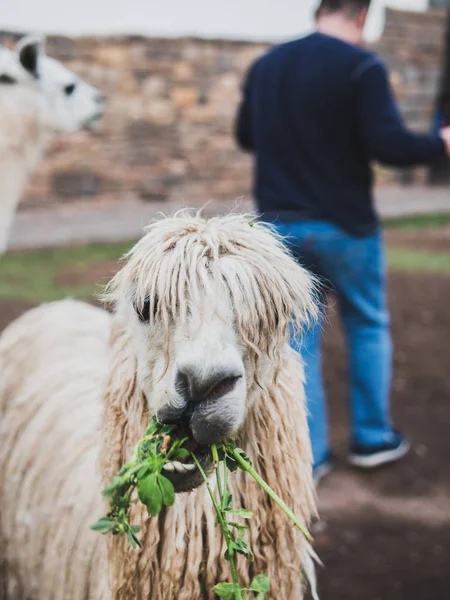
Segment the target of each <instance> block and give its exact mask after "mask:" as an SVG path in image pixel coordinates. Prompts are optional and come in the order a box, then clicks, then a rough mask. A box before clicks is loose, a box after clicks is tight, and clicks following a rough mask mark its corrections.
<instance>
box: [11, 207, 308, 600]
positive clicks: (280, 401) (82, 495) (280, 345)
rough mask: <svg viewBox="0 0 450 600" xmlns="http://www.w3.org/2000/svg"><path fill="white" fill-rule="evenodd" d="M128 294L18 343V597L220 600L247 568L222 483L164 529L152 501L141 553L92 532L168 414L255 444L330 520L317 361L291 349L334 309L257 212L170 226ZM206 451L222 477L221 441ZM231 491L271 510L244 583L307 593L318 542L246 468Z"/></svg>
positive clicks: (256, 533) (169, 513) (272, 472)
mask: <svg viewBox="0 0 450 600" xmlns="http://www.w3.org/2000/svg"><path fill="white" fill-rule="evenodd" d="M110 298H111V299H112V301H113V303H114V314H113V316H110V315H108V314H107V313H106V312H104V311H101V310H100V309H98V308H93V307H91V306H88V305H86V304H82V303H79V302H73V301H64V302H59V303H55V304H49V305H44V306H42V307H39V308H37V309H35V310H32V311H30V312H28V313H27V314H25V315H24V316H23V317H21V318H20V319H18V320H17V321H16V322H14V323H13V324H12V325H10V326H9V327H8V328H7V329H6V330H5V331H4V332H3V334H2V336H0V373H1V377H0V410H1V413H2V414H1V420H0V447H1V449H2V452H1V455H0V456H1V458H0V552H1V554H2V559H3V560H2V562H3V568H2V569H0V572H1V573H3V583H2V585H3V587H2V588H1V587H0V596H1V597H2V599H3V600H19V599H23V598H27V600H86V599H87V598H89V599H90V600H112V599H114V600H119V599H121V600H122V599H123V600H132V599H135V598H141V599H143V600H144V599H145V600H206V599H211V600H212V598H213V594H212V591H211V590H212V588H213V586H214V584H215V583H217V582H218V581H219V580H222V581H223V580H226V579H227V578H229V577H230V574H229V571H228V566H227V564H226V563H225V561H224V546H223V539H222V537H221V534H220V533H219V532H218V530H217V528H216V527H215V514H214V510H213V508H212V505H211V501H210V498H209V496H208V494H207V492H206V490H205V486H203V487H199V488H198V489H197V490H196V491H195V492H194V493H187V494H186V493H178V494H177V499H176V502H175V505H174V506H172V507H171V508H169V509H167V510H165V511H163V513H161V515H160V516H158V517H156V518H149V517H148V515H147V514H146V513H145V511H144V509H143V508H142V506H141V505H134V507H133V509H132V513H133V514H132V521H133V522H134V523H138V524H140V525H142V533H141V536H142V543H143V548H142V549H141V550H135V549H133V548H131V546H130V545H129V544H128V541H127V540H124V539H123V538H118V537H114V538H111V539H109V540H107V538H105V537H102V536H101V535H99V534H97V533H94V532H92V531H89V524H90V523H93V522H94V521H95V520H96V519H97V518H98V517H99V516H101V515H102V514H103V512H104V510H105V507H104V506H103V505H102V500H101V489H102V487H103V486H104V485H105V484H106V483H107V482H109V481H110V479H111V477H112V475H113V474H114V473H115V472H116V471H117V470H118V468H119V467H120V466H121V465H122V464H123V463H124V462H125V461H126V460H127V459H128V458H129V457H130V453H131V451H132V448H133V446H134V444H135V443H136V442H137V440H138V439H139V437H140V436H141V435H142V433H143V431H144V430H145V427H146V425H147V423H148V419H149V416H150V415H151V414H155V415H157V417H158V419H159V420H160V421H162V422H176V421H177V420H181V419H184V420H187V422H189V424H190V428H191V431H192V435H193V437H194V438H195V439H196V440H197V441H198V442H199V443H200V444H208V443H212V442H217V441H220V440H223V439H227V438H228V437H233V436H239V438H240V443H241V444H242V445H243V447H244V449H245V451H246V452H247V453H248V455H249V456H250V457H251V459H252V461H253V463H254V465H255V468H256V469H257V470H258V471H259V472H260V473H261V474H262V475H263V476H264V478H265V479H266V480H267V482H268V483H269V485H270V486H271V487H272V488H273V489H274V490H275V492H277V493H278V494H279V495H281V496H282V497H283V498H284V499H285V500H286V502H287V503H288V504H289V505H290V506H291V507H292V508H293V510H294V511H295V513H296V514H297V515H298V516H299V517H300V518H301V519H303V521H304V522H305V523H306V524H308V523H309V520H310V518H311V515H312V514H313V513H314V510H315V508H314V506H315V503H314V488H313V483H312V475H311V451H310V444H309V436H308V429H307V423H306V416H305V406H304V394H303V368H302V365H301V363H300V361H299V359H298V357H297V356H296V355H295V353H294V352H293V351H292V350H291V349H290V348H289V344H288V343H287V341H288V330H289V323H290V322H291V320H292V319H293V320H294V322H296V323H297V324H298V325H302V324H304V323H305V322H307V321H308V319H309V317H310V315H311V313H312V314H314V313H315V311H316V307H315V304H314V302H313V297H312V282H311V278H310V276H309V275H308V274H307V273H306V271H305V270H303V269H302V268H301V267H300V266H299V265H298V264H297V263H296V262H295V260H294V259H293V258H291V257H290V256H289V255H288V254H287V252H286V251H285V250H284V248H283V246H282V244H281V242H280V240H279V239H278V238H276V237H275V236H274V235H273V234H272V233H271V231H270V230H269V229H268V228H267V227H266V226H264V225H262V224H259V223H253V222H249V219H248V218H246V217H244V216H229V217H225V218H216V219H211V220H204V219H202V218H200V217H199V216H194V217H193V216H189V215H185V214H182V215H180V216H177V217H175V218H171V219H163V220H160V221H158V222H155V223H154V224H153V225H151V226H150V227H149V229H148V232H147V234H146V235H145V236H144V237H143V239H142V240H141V241H140V242H139V243H138V244H137V245H136V246H135V248H134V250H133V251H132V253H130V255H129V256H128V259H127V262H126V264H125V266H124V267H123V269H122V270H121V271H120V272H119V274H118V275H117V276H116V278H115V279H114V280H113V283H112V285H111V287H110ZM198 455H199V460H200V461H201V462H202V464H203V467H204V469H205V470H206V471H207V472H208V473H211V472H212V470H213V465H212V461H211V457H210V453H209V451H208V450H207V448H206V447H205V446H200V447H199V449H198ZM99 461H100V465H101V474H100V473H99V470H98V469H97V466H98V462H99ZM166 475H167V476H168V477H169V478H170V479H171V480H172V482H173V484H174V486H175V488H176V490H177V491H178V492H182V491H183V490H192V489H194V488H196V487H197V486H199V485H200V484H201V483H202V478H201V476H200V473H199V472H198V471H197V470H196V469H195V470H193V471H189V472H185V473H177V472H166ZM230 487H231V489H232V491H233V494H234V498H235V502H236V504H237V506H245V507H246V508H248V509H251V510H253V511H254V512H255V517H254V518H253V519H251V521H250V528H249V531H248V537H249V541H250V545H251V547H252V549H253V551H254V553H255V563H254V564H252V565H250V566H249V565H248V563H247V562H246V561H241V560H239V562H238V572H239V576H240V578H241V580H242V582H243V583H247V584H248V582H249V579H250V578H251V577H252V576H253V575H254V574H255V573H258V572H259V573H268V575H269V576H270V579H271V591H270V594H268V600H301V599H302V598H303V591H304V581H303V577H302V568H303V569H304V570H305V572H306V573H308V574H309V575H311V573H312V570H311V563H310V558H309V555H308V546H307V545H306V543H305V540H304V538H303V537H302V535H301V534H300V532H299V531H298V530H296V529H295V528H294V527H293V526H292V524H291V523H290V521H289V520H288V519H287V517H286V516H285V515H284V514H283V513H282V512H281V511H280V509H279V508H278V507H277V506H275V505H274V504H273V503H272V502H270V501H269V499H268V497H267V495H266V494H265V493H264V492H263V491H262V490H261V489H260V488H259V486H257V485H255V482H254V481H253V480H252V479H251V478H250V477H248V476H246V475H245V474H243V473H236V474H234V475H233V476H231V477H230ZM240 558H242V557H240Z"/></svg>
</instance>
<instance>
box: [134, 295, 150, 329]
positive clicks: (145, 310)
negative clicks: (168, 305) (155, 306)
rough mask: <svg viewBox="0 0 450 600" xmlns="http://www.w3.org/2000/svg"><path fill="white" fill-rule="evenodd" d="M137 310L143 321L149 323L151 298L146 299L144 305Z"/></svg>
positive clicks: (140, 319)
mask: <svg viewBox="0 0 450 600" xmlns="http://www.w3.org/2000/svg"><path fill="white" fill-rule="evenodd" d="M136 312H137V314H138V317H139V321H140V322H141V323H148V322H149V320H150V298H149V297H147V298H145V300H144V303H143V304H142V306H140V307H137V308H136Z"/></svg>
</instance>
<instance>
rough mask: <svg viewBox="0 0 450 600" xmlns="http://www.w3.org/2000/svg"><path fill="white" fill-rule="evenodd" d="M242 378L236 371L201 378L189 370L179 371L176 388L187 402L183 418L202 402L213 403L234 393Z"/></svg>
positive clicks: (216, 373)
mask: <svg viewBox="0 0 450 600" xmlns="http://www.w3.org/2000/svg"><path fill="white" fill-rule="evenodd" d="M241 377H242V376H241V375H240V374H238V373H236V372H234V371H232V372H227V371H218V372H215V373H212V374H210V375H206V376H200V375H198V374H196V373H193V372H191V371H189V370H178V373H177V375H176V380H175V387H176V390H177V392H178V393H179V394H180V396H182V397H183V398H184V400H185V402H186V411H185V413H184V415H183V416H186V413H189V412H192V410H193V409H194V408H195V405H197V404H199V403H201V402H206V401H207V402H209V403H211V402H214V401H216V400H220V398H223V397H224V396H226V395H227V394H229V393H230V392H232V391H233V389H234V388H235V386H236V384H237V382H238V381H239V380H240V379H241Z"/></svg>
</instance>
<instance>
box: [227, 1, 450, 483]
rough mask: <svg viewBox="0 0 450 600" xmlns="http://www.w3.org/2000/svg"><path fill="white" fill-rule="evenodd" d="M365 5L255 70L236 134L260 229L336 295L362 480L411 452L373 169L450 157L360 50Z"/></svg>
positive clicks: (309, 358)
mask: <svg viewBox="0 0 450 600" xmlns="http://www.w3.org/2000/svg"><path fill="white" fill-rule="evenodd" d="M369 4H370V0H322V2H321V4H320V6H319V8H318V10H317V13H316V24H317V29H316V32H315V33H313V34H312V35H309V36H307V37H305V38H303V39H299V40H296V41H292V42H289V43H286V44H282V45H280V46H278V47H275V48H274V49H272V50H270V51H269V52H268V53H267V54H265V55H264V56H263V57H262V58H260V59H259V60H257V61H256V63H255V64H254V65H253V66H252V68H251V69H250V71H249V74H248V77H247V81H246V82H245V86H244V97H243V101H242V104H241V106H240V109H239V114H238V118H237V124H236V134H237V139H238V142H239V144H240V146H241V147H242V148H243V149H245V150H248V151H251V152H253V153H254V155H255V182H254V193H255V197H256V201H257V205H258V209H259V211H260V213H261V214H262V216H263V218H264V220H268V221H272V222H274V223H275V225H276V227H277V228H278V230H279V231H280V233H281V234H283V235H286V236H289V238H288V242H289V244H290V246H291V249H292V251H293V252H294V254H295V256H296V257H297V258H298V260H300V261H301V262H302V263H303V264H304V265H305V266H307V267H308V268H310V269H311V270H312V271H313V272H315V273H316V274H317V275H318V276H319V277H320V278H321V279H322V280H326V281H328V282H330V283H331V285H332V288H333V289H334V291H335V292H336V293H337V297H338V308H339V312H340V316H341V318H342V322H343V326H344V330H345V333H346V339H347V344H348V353H349V374H350V400H351V428H352V431H351V451H350V456H349V460H350V462H351V463H352V464H353V465H355V466H358V467H362V468H373V467H377V466H380V465H383V464H386V463H389V462H393V461H395V460H398V459H400V458H401V457H402V456H404V455H405V454H406V453H407V451H408V449H409V444H408V442H407V440H406V439H405V437H404V436H403V435H402V434H401V433H400V432H399V431H397V430H396V429H395V428H394V427H393V425H392V422H391V418H390V409H389V395H390V386H391V364H392V349H391V338H390V332H389V315H388V311H387V308H386V290H385V285H386V284H385V264H384V252H383V240H382V234H381V232H380V227H379V221H378V218H377V216H376V213H375V210H374V205H373V196H372V174H371V168H370V163H371V161H372V160H376V161H379V162H381V163H384V164H386V165H392V166H399V167H400V166H412V165H417V164H421V163H423V164H425V163H428V162H431V161H434V160H435V159H437V158H439V157H440V156H443V155H445V153H448V154H450V128H445V129H442V130H441V131H440V133H439V134H437V135H433V136H428V135H414V134H412V133H410V132H409V131H408V130H407V129H406V128H405V126H404V124H403V121H402V119H401V117H400V114H399V111H398V109H397V106H396V103H395V101H394V99H393V97H392V92H391V90H390V86H389V81H388V75H387V73H386V69H385V67H384V65H383V63H382V62H381V60H380V59H379V58H378V57H377V56H375V55H374V54H372V53H370V52H368V51H367V50H364V49H363V48H362V47H361V46H362V43H363V29H364V25H365V21H366V17H367V13H368V9H369ZM320 339H321V328H320V324H319V325H318V326H317V327H315V328H313V329H312V330H311V331H309V332H307V333H306V334H305V339H303V341H302V342H303V343H302V354H303V358H304V361H305V369H306V393H307V398H308V402H309V411H310V423H309V425H310V431H311V440H312V446H313V454H314V474H315V478H316V481H318V479H319V478H320V477H321V476H322V475H324V474H325V473H326V472H328V470H329V468H330V465H331V453H330V447H329V438H328V424H327V413H326V405H325V393H324V387H323V380H322V373H321V358H320ZM293 344H294V345H295V344H296V341H295V340H294V341H293ZM296 347H297V346H296Z"/></svg>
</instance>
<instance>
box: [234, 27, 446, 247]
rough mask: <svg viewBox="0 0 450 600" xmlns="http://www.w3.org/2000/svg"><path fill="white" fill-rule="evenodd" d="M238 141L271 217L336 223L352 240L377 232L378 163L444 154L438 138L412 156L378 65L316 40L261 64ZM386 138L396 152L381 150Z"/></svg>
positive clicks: (332, 41)
mask: <svg viewBox="0 0 450 600" xmlns="http://www.w3.org/2000/svg"><path fill="white" fill-rule="evenodd" d="M372 119H373V121H374V129H373V131H372V123H371V122H372ZM380 134H381V135H382V136H383V140H382V144H381V145H382V146H383V148H384V149H383V150H381V152H378V149H377V147H378V146H379V145H380V144H379V143H378V141H377V136H378V135H380ZM399 134H400V135H399ZM237 135H238V139H239V141H240V143H241V145H242V146H243V147H244V148H246V149H248V150H253V151H254V152H255V157H256V179H255V196H256V199H257V203H258V207H259V210H260V211H261V212H262V213H263V214H264V216H265V217H266V218H268V219H270V218H280V219H282V220H309V219H313V220H325V221H331V222H334V223H335V224H337V225H339V226H341V227H343V228H344V229H346V230H348V231H349V232H351V233H354V234H356V235H364V234H366V233H369V232H370V231H371V230H373V229H374V228H375V227H376V225H377V218H376V215H375V212H374V209H373V202H372V195H371V187H372V178H371V170H370V160H371V159H372V158H376V159H378V160H382V161H384V162H386V163H391V164H411V163H414V162H416V161H418V162H421V161H422V160H423V158H424V157H423V154H424V153H425V154H427V153H429V154H430V155H434V154H439V153H441V152H442V151H443V143H442V142H441V141H440V140H438V139H436V140H430V139H429V138H428V137H427V138H423V139H419V143H418V147H417V148H415V149H413V153H412V154H411V155H410V154H409V150H408V141H409V140H408V139H406V138H405V136H409V135H410V134H408V133H407V132H406V130H404V128H403V124H402V122H401V119H400V117H399V114H398V111H397V109H396V107H395V104H394V103H393V101H392V98H391V95H390V91H389V86H388V82H387V77H386V72H385V69H384V67H383V65H382V63H381V62H380V60H379V59H378V58H377V57H375V56H374V55H372V54H371V53H369V52H367V51H365V50H363V49H360V48H358V47H357V46H353V45H350V44H347V43H346V42H343V41H341V40H338V39H337V38H333V37H330V36H327V35H323V34H320V33H314V34H312V35H309V36H308V37H305V38H303V39H300V40H296V41H293V42H289V43H286V44H283V45H281V46H278V47H276V48H274V49H273V50H271V51H270V52H268V53H267V54H266V55H264V56H263V57H262V58H261V59H259V60H258V61H257V62H256V63H255V65H254V66H253V68H252V69H251V71H250V73H249V77H248V80H247V84H246V93H245V100H244V103H243V105H242V107H241V111H240V115H239V119H238V127H237ZM389 135H390V136H391V140H390V144H388V146H389V145H393V150H390V149H389V148H387V149H385V148H386V144H385V139H384V138H386V136H388V137H389ZM424 145H425V146H424ZM430 145H431V146H430ZM414 150H415V151H414ZM391 153H392V156H391ZM377 154H378V155H377ZM431 157H432V156H430V158H431Z"/></svg>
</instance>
